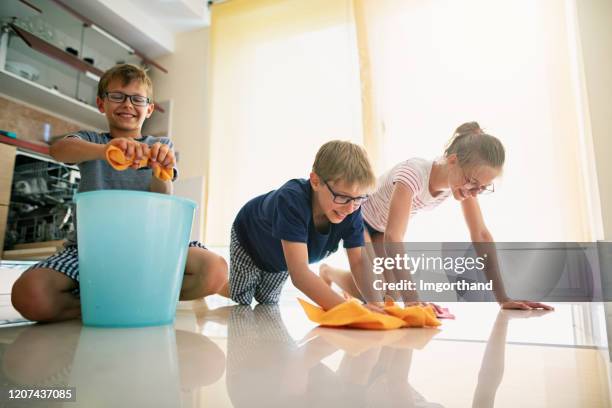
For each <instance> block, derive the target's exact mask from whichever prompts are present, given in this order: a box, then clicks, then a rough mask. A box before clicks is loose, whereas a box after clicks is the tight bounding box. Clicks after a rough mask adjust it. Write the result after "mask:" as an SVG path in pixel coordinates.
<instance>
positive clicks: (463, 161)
mask: <svg viewBox="0 0 612 408" xmlns="http://www.w3.org/2000/svg"><path fill="white" fill-rule="evenodd" d="M504 159H505V151H504V147H503V145H502V144H501V142H500V141H499V140H498V139H497V138H496V137H494V136H491V135H488V134H486V133H484V132H483V131H482V129H481V128H480V126H479V125H478V123H476V122H468V123H464V124H462V125H461V126H459V127H458V128H457V129H456V130H455V133H454V135H453V138H452V139H451V141H450V142H449V144H448V147H447V148H446V150H445V151H444V156H443V157H442V158H441V159H438V160H435V161H431V160H426V159H420V158H412V159H408V160H406V161H403V162H401V163H399V164H397V165H396V166H395V167H393V168H392V169H391V170H389V171H388V172H386V173H385V174H383V175H382V176H381V177H380V178H379V180H378V183H377V189H376V191H375V192H374V194H372V195H371V196H370V198H369V199H368V201H366V202H365V203H364V204H363V206H362V214H363V219H364V223H365V227H366V228H365V240H366V242H368V243H373V244H383V243H398V242H402V241H403V238H404V235H405V233H406V229H407V227H408V220H409V219H410V217H411V216H413V215H415V214H417V213H418V212H420V211H423V210H432V209H434V208H435V207H437V206H438V205H440V203H442V202H443V201H444V200H446V199H447V198H448V197H450V196H451V195H452V196H453V198H454V199H455V200H457V201H459V202H460V203H461V206H462V209H463V216H464V218H465V221H466V223H467V226H468V229H469V231H470V236H471V239H472V242H489V243H492V242H493V236H492V235H491V233H490V232H489V230H488V229H487V227H486V225H485V223H484V219H483V217H482V213H481V211H480V206H479V204H478V195H479V194H482V193H489V192H493V180H494V179H495V178H497V176H499V175H500V174H501V172H502V168H503V165H504ZM494 264H495V265H488V267H487V271H489V272H490V273H491V274H492V276H491V278H492V280H493V288H494V292H495V296H496V298H497V301H498V302H499V303H500V305H501V307H503V308H504V309H533V308H536V309H538V308H543V309H547V310H550V309H552V307H550V306H547V305H544V304H542V303H538V302H530V301H518V300H512V299H510V298H509V297H508V296H507V295H506V293H505V291H504V288H503V283H502V280H501V277H500V276H499V271H498V268H497V262H496V261H495V262H494ZM491 266H493V267H491ZM320 276H321V278H323V280H325V281H326V282H327V283H328V284H330V285H331V283H332V282H335V283H336V284H337V285H338V286H340V287H341V288H342V289H343V290H344V291H346V292H347V293H348V294H350V295H352V296H356V297H361V295H360V291H359V289H358V288H357V286H356V285H355V282H354V280H353V277H352V276H351V274H350V272H348V271H344V270H340V269H335V268H332V267H330V266H329V265H325V264H323V265H322V266H321V269H320Z"/></svg>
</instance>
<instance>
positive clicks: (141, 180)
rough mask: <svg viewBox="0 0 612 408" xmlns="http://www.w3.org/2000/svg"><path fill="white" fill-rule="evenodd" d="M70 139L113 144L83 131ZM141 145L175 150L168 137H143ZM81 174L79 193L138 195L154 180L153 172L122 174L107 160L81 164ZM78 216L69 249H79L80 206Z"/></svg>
mask: <svg viewBox="0 0 612 408" xmlns="http://www.w3.org/2000/svg"><path fill="white" fill-rule="evenodd" d="M66 137H67V138H68V137H76V138H79V139H82V140H85V141H86V142H91V143H97V144H107V143H108V142H110V141H111V140H112V138H111V137H110V134H109V133H107V132H105V133H98V132H92V131H87V130H81V131H79V132H76V133H72V134H69V135H68V136H66ZM134 140H135V141H137V142H141V143H146V144H148V145H149V146H151V145H153V144H155V143H157V142H159V143H163V144H167V145H168V146H170V149H172V150H173V149H174V145H173V143H172V141H170V139H169V138H167V137H155V136H143V137H141V138H138V139H134ZM77 166H78V167H79V170H80V172H81V182H80V184H79V190H78V191H79V193H84V192H87V191H96V190H136V191H149V186H150V184H151V178H152V177H153V172H152V170H151V169H150V168H148V167H146V168H142V169H138V170H135V169H126V170H123V171H118V170H115V169H113V168H112V166H111V165H110V164H109V163H108V162H107V161H106V160H90V161H86V162H82V163H79V164H78V165H77ZM177 176H178V169H177V168H176V167H175V168H174V177H173V179H172V181H174V180H176V178H177ZM73 211H74V212H73V214H74V218H73V220H74V226H75V232H73V233H71V234H69V235H68V237H67V242H66V246H69V245H76V243H77V239H76V206H74V207H73Z"/></svg>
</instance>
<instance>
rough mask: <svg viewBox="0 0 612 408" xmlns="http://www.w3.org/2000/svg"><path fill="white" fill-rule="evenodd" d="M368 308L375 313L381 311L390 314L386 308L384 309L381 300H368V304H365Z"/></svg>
mask: <svg viewBox="0 0 612 408" xmlns="http://www.w3.org/2000/svg"><path fill="white" fill-rule="evenodd" d="M363 306H364V307H365V308H366V309H369V310H370V311H371V312H374V313H381V314H388V313H387V312H386V311H385V309H383V307H384V304H382V303H380V302H368V303H366V304H364V305H363Z"/></svg>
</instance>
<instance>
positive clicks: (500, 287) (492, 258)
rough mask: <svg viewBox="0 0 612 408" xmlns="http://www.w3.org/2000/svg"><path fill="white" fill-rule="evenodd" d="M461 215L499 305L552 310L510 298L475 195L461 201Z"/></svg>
mask: <svg viewBox="0 0 612 408" xmlns="http://www.w3.org/2000/svg"><path fill="white" fill-rule="evenodd" d="M461 207H462V209H463V216H464V218H465V222H466V224H467V226H468V229H469V230H470V237H471V239H472V242H473V243H474V249H476V253H477V254H478V256H479V257H483V256H484V255H485V254H486V255H487V256H486V267H485V274H486V276H487V279H489V280H491V281H492V282H493V292H494V293H495V298H496V299H497V302H498V303H499V304H500V306H501V307H502V308H504V309H539V308H542V309H546V310H553V308H552V307H551V306H548V305H545V304H543V303H538V302H530V301H524V300H521V301H516V300H512V299H510V297H508V294H507V293H506V290H505V288H504V282H503V280H502V277H501V274H500V272H499V262H498V261H497V251H496V249H495V241H494V240H493V236H492V235H491V233H490V232H489V230H488V229H487V227H486V225H485V223H484V218H483V216H482V211H480V205H479V204H478V199H477V198H476V197H470V198H467V199H465V200H463V201H462V202H461Z"/></svg>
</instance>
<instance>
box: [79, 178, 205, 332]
mask: <svg viewBox="0 0 612 408" xmlns="http://www.w3.org/2000/svg"><path fill="white" fill-rule="evenodd" d="M75 201H76V203H77V240H78V248H79V275H80V289H81V313H82V317H83V323H84V324H85V325H89V326H105V327H122V326H124V327H136V326H153V325H163V324H169V323H172V322H173V321H174V316H175V313H176V304H177V301H178V297H179V293H180V289H181V285H182V282H183V272H184V270H185V262H186V261H187V249H188V248H187V247H188V244H189V236H190V233H191V225H192V222H193V216H194V211H195V208H196V203H195V202H193V201H191V200H187V199H185V198H180V197H174V196H169V195H166V194H157V193H149V192H141V191H126V190H101V191H92V192H87V193H81V194H77V195H76V199H75Z"/></svg>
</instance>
